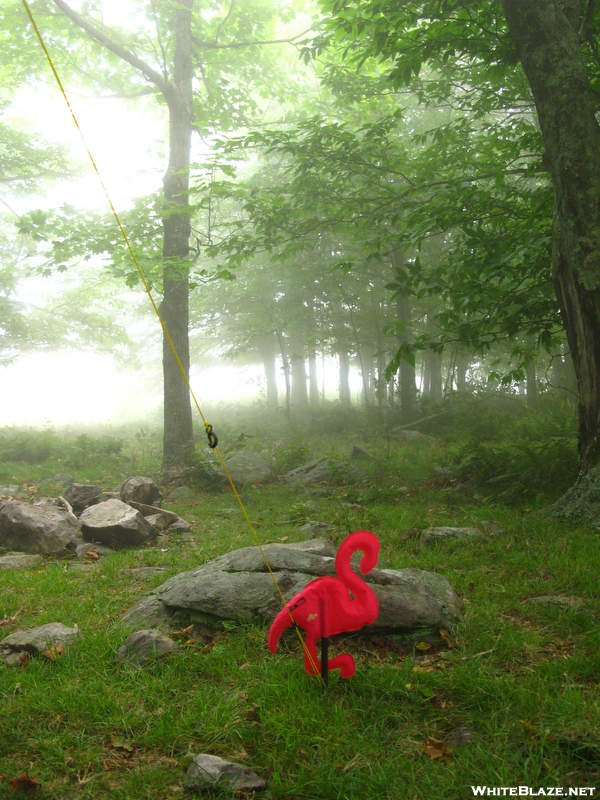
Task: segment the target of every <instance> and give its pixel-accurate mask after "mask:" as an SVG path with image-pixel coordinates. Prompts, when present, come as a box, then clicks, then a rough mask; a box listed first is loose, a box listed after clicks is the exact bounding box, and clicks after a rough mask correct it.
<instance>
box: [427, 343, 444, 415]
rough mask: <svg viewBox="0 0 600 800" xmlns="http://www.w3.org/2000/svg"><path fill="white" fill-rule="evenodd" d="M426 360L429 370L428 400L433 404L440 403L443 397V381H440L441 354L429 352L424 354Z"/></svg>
mask: <svg viewBox="0 0 600 800" xmlns="http://www.w3.org/2000/svg"><path fill="white" fill-rule="evenodd" d="M426 358H427V360H428V361H429V365H430V366H429V369H430V372H429V374H430V384H429V399H430V400H432V401H433V402H434V403H441V402H442V400H443V399H444V397H443V385H444V384H443V380H442V354H441V353H436V352H435V351H434V350H429V351H428V352H427V353H426Z"/></svg>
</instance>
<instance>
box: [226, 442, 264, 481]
mask: <svg viewBox="0 0 600 800" xmlns="http://www.w3.org/2000/svg"><path fill="white" fill-rule="evenodd" d="M225 464H226V466H227V469H228V471H229V474H230V475H231V479H232V480H233V482H234V483H235V484H236V485H238V486H244V485H246V484H248V483H259V482H261V481H266V480H268V479H269V478H270V477H271V467H270V465H269V464H268V462H267V461H265V459H264V458H262V457H261V456H257V455H256V453H253V452H252V451H250V450H238V451H237V452H236V453H234V454H233V455H232V456H231V458H228V459H227V461H226V462H225Z"/></svg>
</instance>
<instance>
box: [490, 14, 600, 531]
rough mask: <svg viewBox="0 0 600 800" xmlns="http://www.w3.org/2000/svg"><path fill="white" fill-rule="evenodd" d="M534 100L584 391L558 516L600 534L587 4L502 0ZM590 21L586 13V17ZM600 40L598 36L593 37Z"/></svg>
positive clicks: (597, 251)
mask: <svg viewBox="0 0 600 800" xmlns="http://www.w3.org/2000/svg"><path fill="white" fill-rule="evenodd" d="M503 5H504V11H505V14H506V19H507V22H508V27H509V30H510V34H511V36H512V39H513V41H514V43H515V45H516V48H517V52H518V55H519V58H520V60H521V63H522V65H523V68H524V70H525V74H526V75H527V79H528V81H529V84H530V86H531V90H532V92H533V97H534V100H535V105H536V109H537V113H538V118H539V125H540V130H541V133H542V137H543V140H544V146H545V153H544V164H545V166H546V169H547V170H548V172H549V173H550V177H551V180H552V185H553V187H554V195H555V209H554V226H553V250H552V274H553V279H554V288H555V291H556V296H557V298H558V302H559V306H560V310H561V316H562V319H563V321H564V326H565V330H566V333H567V339H568V342H569V349H570V351H571V354H572V357H573V365H574V367H575V374H576V376H577V383H578V387H579V463H580V466H581V472H580V475H579V478H578V479H577V482H576V483H575V485H574V486H573V487H572V489H570V490H569V492H567V494H566V495H565V496H564V497H563V498H561V500H559V502H558V503H557V504H555V506H554V507H553V508H552V513H554V514H557V515H560V516H565V517H567V518H569V519H580V520H582V521H583V522H587V523H590V524H592V525H594V526H595V527H597V526H598V511H597V508H598V500H600V469H599V466H598V462H599V457H598V456H599V449H600V442H599V437H598V433H599V427H600V127H599V125H598V122H597V119H596V111H597V105H598V104H597V98H596V97H595V96H594V95H593V94H592V90H591V87H590V79H589V76H588V73H587V69H586V65H585V62H584V56H583V52H582V47H581V40H582V38H583V37H585V36H587V35H589V34H588V31H585V30H584V28H585V26H586V25H587V24H588V20H587V18H586V19H583V20H582V19H580V12H581V13H583V9H584V6H585V7H589V8H592V6H591V5H589V4H587V3H586V4H583V3H578V2H566V1H565V2H558V0H503ZM586 17H587V15H586ZM592 35H594V34H592Z"/></svg>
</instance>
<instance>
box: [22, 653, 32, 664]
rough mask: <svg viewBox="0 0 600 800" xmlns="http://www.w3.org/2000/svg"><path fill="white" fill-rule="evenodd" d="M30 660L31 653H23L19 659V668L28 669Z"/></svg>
mask: <svg viewBox="0 0 600 800" xmlns="http://www.w3.org/2000/svg"><path fill="white" fill-rule="evenodd" d="M30 658H31V653H28V652H25V653H23V655H22V656H21V657H20V658H19V666H20V667H26V666H27V664H29V659H30Z"/></svg>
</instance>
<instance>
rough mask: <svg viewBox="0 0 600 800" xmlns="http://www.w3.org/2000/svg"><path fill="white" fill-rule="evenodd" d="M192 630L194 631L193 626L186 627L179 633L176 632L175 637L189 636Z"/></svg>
mask: <svg viewBox="0 0 600 800" xmlns="http://www.w3.org/2000/svg"><path fill="white" fill-rule="evenodd" d="M193 630H194V626H193V625H188V626H187V628H182V629H181V630H180V631H178V633H177V635H178V636H189V634H190V633H191V632H192V631H193Z"/></svg>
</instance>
